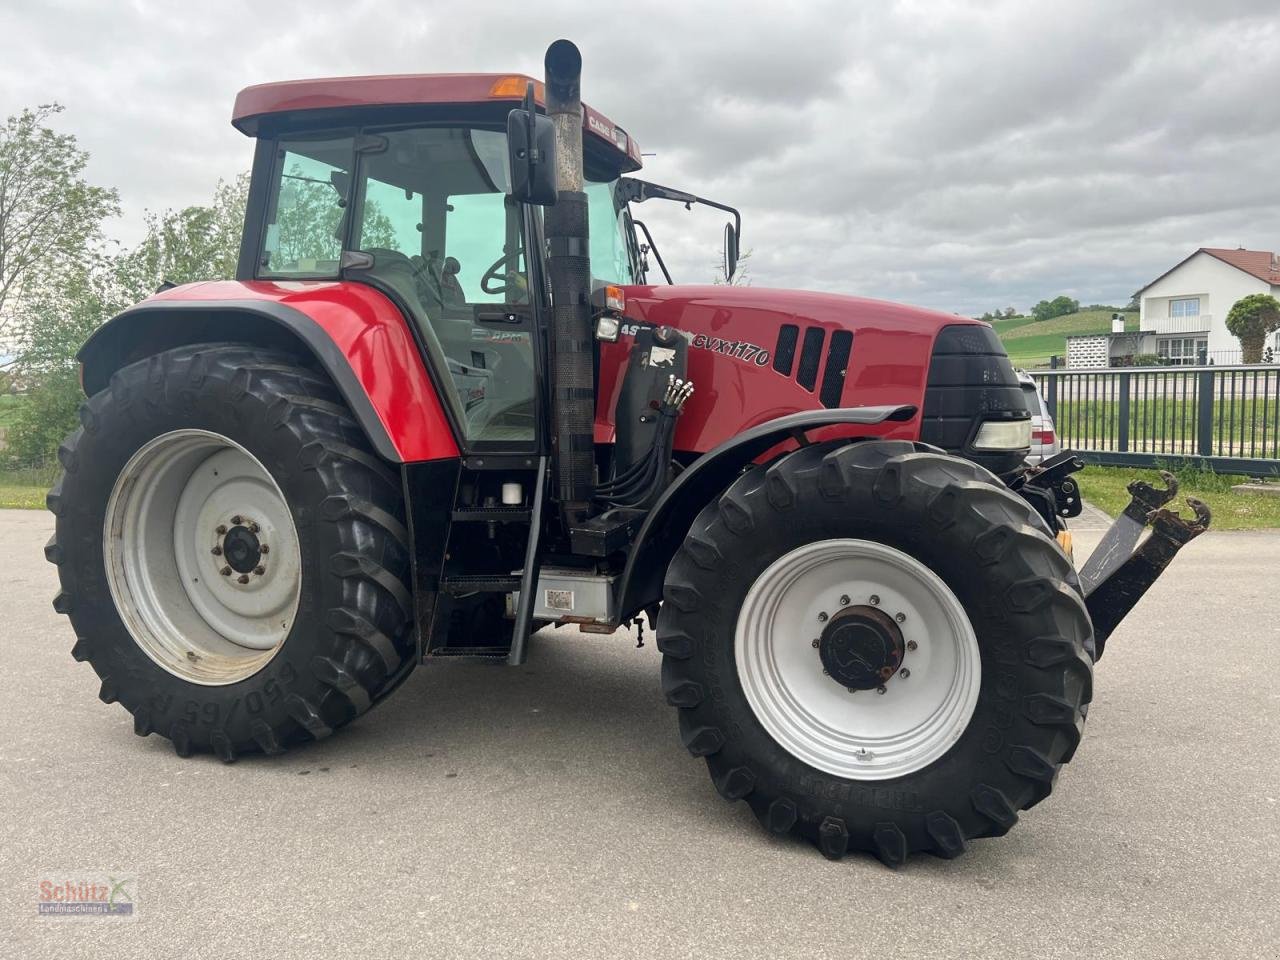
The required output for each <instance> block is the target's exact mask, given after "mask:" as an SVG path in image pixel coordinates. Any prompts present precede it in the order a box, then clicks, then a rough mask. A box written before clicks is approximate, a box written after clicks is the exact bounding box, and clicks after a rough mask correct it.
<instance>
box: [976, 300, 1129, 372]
mask: <svg viewBox="0 0 1280 960" xmlns="http://www.w3.org/2000/svg"><path fill="white" fill-rule="evenodd" d="M991 326H992V327H994V328H995V331H996V334H997V335H998V336H999V337H1000V340H1001V341H1002V342H1003V343H1004V348H1005V350H1007V351H1008V352H1009V359H1010V360H1012V361H1013V365H1014V366H1015V367H1024V368H1027V367H1047V366H1048V365H1049V357H1051V356H1053V355H1054V354H1057V355H1058V356H1060V357H1065V356H1066V355H1067V337H1068V336H1074V335H1075V334H1081V333H1110V332H1111V311H1110V310H1082V311H1080V312H1079V313H1069V314H1067V315H1066V316H1065V317H1054V318H1053V319H1052V320H1041V321H1038V322H1037V321H1036V320H1033V319H1032V318H1031V317H1013V318H1011V319H1009V320H997V321H996V322H995V323H993V324H992V325H991ZM1124 326H1125V329H1126V330H1137V329H1138V312H1137V311H1136V310H1132V311H1128V312H1126V313H1125V324H1124Z"/></svg>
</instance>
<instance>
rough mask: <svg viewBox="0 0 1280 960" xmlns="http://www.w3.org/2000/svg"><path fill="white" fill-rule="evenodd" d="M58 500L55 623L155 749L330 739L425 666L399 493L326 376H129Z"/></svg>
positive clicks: (207, 360)
mask: <svg viewBox="0 0 1280 960" xmlns="http://www.w3.org/2000/svg"><path fill="white" fill-rule="evenodd" d="M81 421H82V424H83V426H82V428H81V429H80V430H78V431H76V433H75V434H74V435H72V437H70V438H69V439H68V441H67V442H66V443H65V444H64V445H63V447H62V448H61V450H60V451H59V457H60V459H61V460H62V463H63V467H64V474H63V477H62V479H61V480H60V481H59V483H58V485H57V486H56V487H55V488H54V490H53V491H52V492H51V493H50V495H49V507H50V509H51V510H52V511H53V512H54V513H55V514H56V515H57V518H58V520H57V529H56V533H55V535H54V538H53V539H52V540H51V541H50V543H49V546H48V548H47V549H46V555H47V556H48V558H49V559H50V560H51V561H52V562H54V563H55V564H57V565H58V571H59V577H60V580H61V583H62V592H61V593H60V594H59V595H58V597H57V598H56V599H55V601H54V606H55V609H57V610H59V611H60V612H62V613H66V614H67V615H68V616H69V617H70V618H71V622H72V625H73V626H74V628H75V631H76V636H77V641H76V645H75V649H74V650H73V654H74V655H75V657H76V659H78V660H87V661H88V662H89V663H91V664H92V666H93V668H94V670H95V671H96V672H97V673H98V676H99V677H100V678H101V680H102V686H101V692H100V696H101V698H102V699H103V700H104V701H105V702H108V703H112V702H119V703H120V704H122V705H123V706H124V707H125V708H126V709H127V710H129V712H130V713H132V714H133V717H134V729H135V731H136V732H138V733H139V734H141V735H146V734H149V733H151V732H153V731H154V732H157V733H160V734H162V735H164V736H167V737H168V738H169V739H170V740H172V741H173V744H174V748H175V749H176V750H177V751H178V753H180V754H183V755H186V754H188V753H190V752H193V751H195V750H202V749H208V750H212V751H214V752H216V753H217V754H218V755H219V756H220V757H222V759H224V760H228V761H229V760H233V759H235V757H236V756H238V755H239V754H241V753H243V752H245V751H249V750H263V751H266V752H268V753H274V752H278V751H279V750H281V749H283V748H284V747H285V746H287V745H288V744H290V743H292V742H295V741H298V740H301V739H306V738H312V739H318V738H321V737H324V736H327V735H328V734H329V733H330V732H331V731H332V730H334V729H336V728H337V727H339V726H341V725H343V724H345V723H347V722H349V721H350V720H352V719H354V718H355V717H356V716H358V715H359V714H361V713H363V712H364V711H365V710H367V709H368V708H369V707H370V706H371V704H372V703H373V702H374V701H375V700H376V699H378V698H379V697H380V696H382V695H384V694H385V693H386V692H388V691H389V689H390V688H391V687H392V686H393V685H394V684H395V683H396V682H397V681H398V680H399V679H401V678H403V676H404V675H405V674H406V673H407V671H408V669H409V668H410V667H411V666H412V662H413V660H412V655H411V654H412V643H411V630H410V626H411V622H412V621H411V618H412V606H411V600H410V592H409V589H408V586H407V579H408V568H409V552H408V550H409V548H408V537H407V533H406V530H405V527H404V522H403V507H402V497H401V493H400V484H399V478H398V477H397V475H396V473H395V472H394V470H392V469H391V468H390V467H388V466H387V465H386V464H384V463H383V462H381V461H380V460H378V459H377V457H376V456H375V455H374V454H373V453H372V451H371V450H370V449H369V446H368V443H367V441H366V440H365V438H364V435H363V433H362V431H361V430H360V427H359V426H358V425H357V424H356V423H355V421H354V420H353V419H352V417H351V415H350V412H349V411H348V410H347V409H346V407H345V406H344V405H343V403H342V400H341V397H340V396H339V395H338V394H337V392H336V391H335V390H334V388H333V386H332V385H331V384H330V383H329V381H328V380H327V379H326V378H324V377H323V376H321V375H319V374H317V373H315V372H313V371H311V370H308V369H306V368H304V367H301V366H298V365H297V364H296V362H295V361H294V360H292V358H289V357H287V356H285V355H281V354H276V353H272V352H268V351H263V350H259V349H255V348H251V347H243V346H237V345H231V344H212V345H209V344H205V345H200V346H198V347H182V348H178V349H176V350H170V351H168V352H166V353H162V354H159V355H156V356H154V357H151V358H149V359H147V360H144V361H141V362H139V363H135V364H133V365H132V366H129V367H126V368H124V369H123V370H121V371H119V372H118V373H116V374H115V376H114V377H113V378H112V380H111V384H110V386H109V387H108V389H106V390H104V391H102V392H101V393H99V394H97V395H95V396H94V397H92V398H91V399H90V400H89V401H88V402H87V403H86V404H85V405H84V407H83V408H82V410H81Z"/></svg>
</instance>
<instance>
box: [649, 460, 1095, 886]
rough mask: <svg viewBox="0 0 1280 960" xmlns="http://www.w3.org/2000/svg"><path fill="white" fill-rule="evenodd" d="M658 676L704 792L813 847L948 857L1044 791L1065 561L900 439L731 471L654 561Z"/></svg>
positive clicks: (1065, 606) (1069, 744)
mask: <svg viewBox="0 0 1280 960" xmlns="http://www.w3.org/2000/svg"><path fill="white" fill-rule="evenodd" d="M664 601H665V602H664V603H663V606H662V612H661V616H660V619H659V627H658V646H659V649H660V650H661V651H662V653H663V667H662V676H663V688H664V691H665V693H666V696H667V700H668V702H670V703H671V704H672V705H673V706H675V707H677V708H678V710H679V721H680V734H681V738H682V739H683V741H684V744H685V746H686V747H687V748H688V749H689V751H690V752H691V753H692V754H694V755H695V756H703V757H705V758H706V761H707V765H708V767H709V769H710V772H711V777H712V780H713V782H714V783H715V785H716V788H717V789H718V790H719V791H720V793H721V794H722V795H723V796H724V797H725V798H727V799H730V800H736V799H745V800H746V801H747V803H749V804H750V806H751V808H752V810H753V811H754V812H755V814H756V816H757V817H758V818H759V820H760V821H761V822H762V823H763V824H764V825H765V826H766V827H768V828H769V829H770V830H773V831H775V832H779V833H788V832H790V833H795V834H798V835H800V836H803V837H805V838H807V839H809V840H811V841H813V842H814V843H815V844H817V845H818V847H819V849H820V850H821V851H822V852H823V853H824V854H825V855H827V856H828V857H831V858H838V857H840V856H843V855H844V854H845V853H846V852H847V851H849V850H867V851H871V852H874V853H875V854H876V855H877V856H878V857H879V858H880V859H881V860H883V861H884V862H886V863H888V864H890V865H897V864H900V863H902V862H904V861H905V859H906V857H907V855H908V854H909V853H911V852H914V851H929V852H932V853H935V854H937V855H939V856H943V857H954V856H957V855H959V854H960V853H961V852H963V850H964V849H965V844H966V842H967V841H968V840H970V839H972V838H975V837H983V836H991V835H1000V834H1003V833H1005V832H1006V831H1007V830H1008V829H1009V828H1010V827H1011V826H1013V824H1014V823H1015V822H1016V821H1017V819H1018V814H1017V811H1019V810H1022V809H1026V808H1028V807H1030V806H1032V805H1034V804H1035V803H1038V802H1039V801H1040V800H1042V799H1044V797H1046V796H1047V795H1048V793H1049V791H1050V789H1051V788H1052V786H1053V783H1054V780H1055V778H1056V776H1057V774H1058V770H1059V768H1060V767H1061V766H1062V764H1064V763H1066V762H1067V761H1068V760H1070V759H1071V755H1072V753H1073V752H1074V751H1075V748H1076V745H1077V744H1078V743H1079V740H1080V735H1081V731H1082V728H1083V724H1084V711H1085V708H1086V705H1087V704H1088V702H1089V699H1090V696H1091V691H1092V663H1091V661H1090V659H1089V657H1088V655H1087V654H1086V649H1087V644H1088V642H1089V640H1090V638H1091V634H1092V630H1091V626H1090V622H1089V617H1088V613H1087V611H1086V610H1085V607H1084V604H1083V601H1082V600H1081V596H1080V593H1079V589H1078V583H1077V579H1076V575H1075V571H1074V569H1073V568H1072V566H1071V563H1070V561H1069V560H1068V558H1067V557H1066V555H1065V554H1064V553H1063V552H1062V550H1061V548H1060V547H1059V546H1058V544H1057V543H1056V542H1055V541H1054V540H1053V539H1052V538H1051V536H1050V535H1049V534H1048V532H1047V531H1046V530H1045V529H1044V527H1043V524H1042V522H1041V521H1040V520H1039V519H1038V517H1037V516H1036V514H1035V512H1034V511H1033V510H1032V509H1031V507H1030V506H1029V505H1028V504H1026V503H1025V502H1024V501H1023V500H1021V499H1020V498H1019V497H1017V496H1016V495H1014V494H1011V493H1009V491H1008V490H1007V489H1006V488H1005V487H1004V485H1003V484H1001V483H1000V482H999V480H998V479H997V478H995V477H994V476H993V475H992V474H990V473H988V472H987V471H986V470H984V469H983V468H981V467H979V466H977V465H975V464H972V463H970V462H968V461H965V460H960V459H957V458H955V457H949V456H945V455H942V454H941V453H940V452H937V451H935V450H933V448H927V447H924V446H922V445H917V444H912V443H908V442H901V441H895V442H861V443H853V444H845V445H837V446H834V447H833V446H831V445H815V446H810V447H806V448H804V449H802V450H799V451H797V452H795V453H793V454H790V455H787V456H785V457H782V458H780V459H779V460H777V461H775V462H774V463H772V464H771V465H770V466H768V467H767V468H766V467H756V468H753V469H752V470H750V471H749V472H748V473H746V474H744V475H743V476H742V477H740V478H739V479H738V480H737V481H735V482H734V484H733V485H732V486H730V487H729V489H728V490H727V491H726V492H725V493H724V494H723V495H722V496H721V497H720V498H719V500H718V501H717V502H713V503H711V504H710V505H708V506H707V507H706V509H704V510H703V511H702V513H701V514H700V515H699V517H698V519H697V520H696V522H695V523H694V525H693V528H692V529H691V530H690V532H689V534H688V537H687V539H686V540H685V543H684V545H683V546H682V548H681V549H680V551H679V552H678V553H677V555H676V557H675V559H674V560H673V561H672V564H671V566H670V568H669V570H668V573H667V579H666V587H665V592H664Z"/></svg>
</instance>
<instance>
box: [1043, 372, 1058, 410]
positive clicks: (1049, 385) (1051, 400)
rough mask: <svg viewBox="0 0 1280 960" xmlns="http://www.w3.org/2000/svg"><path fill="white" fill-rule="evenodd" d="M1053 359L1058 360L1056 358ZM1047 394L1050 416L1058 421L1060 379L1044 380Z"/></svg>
mask: <svg viewBox="0 0 1280 960" xmlns="http://www.w3.org/2000/svg"><path fill="white" fill-rule="evenodd" d="M1053 359H1055V360H1056V359H1057V358H1056V357H1054V358H1053ZM1044 385H1045V392H1044V403H1045V406H1047V407H1048V408H1049V416H1051V417H1053V419H1054V420H1055V421H1056V420H1057V419H1058V378H1057V377H1045V378H1044Z"/></svg>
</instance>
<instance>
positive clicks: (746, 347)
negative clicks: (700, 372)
mask: <svg viewBox="0 0 1280 960" xmlns="http://www.w3.org/2000/svg"><path fill="white" fill-rule="evenodd" d="M691 346H692V347H693V348H694V349H695V350H710V351H711V352H712V353H723V354H724V355H725V356H727V357H734V358H735V359H738V360H742V361H744V362H745V363H754V364H755V365H756V366H757V367H763V366H766V365H767V364H768V363H769V351H768V350H766V349H765V348H764V347H761V346H757V345H756V344H754V343H750V342H748V341H746V340H722V339H720V338H719V337H708V336H707V335H706V334H705V333H699V334H698V335H696V336H695V337H694V338H693V342H692V344H691Z"/></svg>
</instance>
